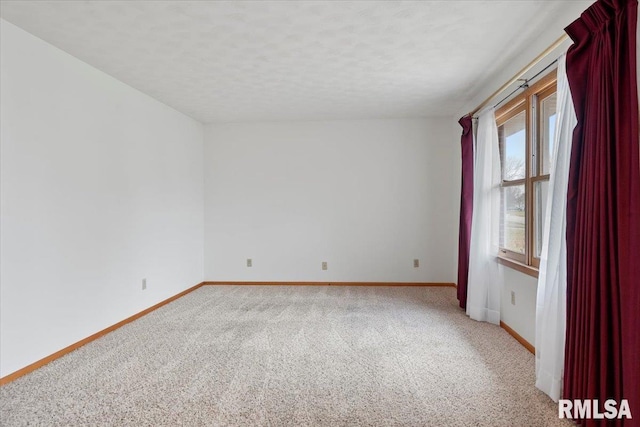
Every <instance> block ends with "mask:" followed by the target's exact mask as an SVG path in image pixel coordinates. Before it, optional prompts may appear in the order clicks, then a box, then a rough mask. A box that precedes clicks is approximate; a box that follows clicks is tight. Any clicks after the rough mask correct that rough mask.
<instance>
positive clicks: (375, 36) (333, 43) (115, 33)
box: [0, 0, 563, 123]
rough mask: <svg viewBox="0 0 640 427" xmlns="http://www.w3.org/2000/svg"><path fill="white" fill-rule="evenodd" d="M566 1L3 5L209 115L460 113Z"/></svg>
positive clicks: (108, 67)
mask: <svg viewBox="0 0 640 427" xmlns="http://www.w3.org/2000/svg"><path fill="white" fill-rule="evenodd" d="M562 3H563V2H559V1H555V2H551V1H547V0H538V1H480V0H478V1H423V2H396V1H370V2H369V1H367V2H365V1H353V2H336V1H327V2H325V1H308V2H293V1H262V2H249V1H236V2H223V1H216V2H213V1H209V2H207V1H75V0H74V1H4V0H3V1H2V2H1V3H0V14H1V15H2V17H3V18H4V19H6V20H8V21H10V22H12V23H14V24H16V25H18V26H20V27H22V28H24V29H25V30H27V31H29V32H30V33H32V34H34V35H36V36H38V37H40V38H42V39H43V40H45V41H47V42H49V43H51V44H53V45H55V46H57V47H59V48H61V49H63V50H65V51H66V52H68V53H70V54H71V55H74V56H75V57H77V58H79V59H81V60H83V61H85V62H87V63H89V64H91V65H93V66H94V67H96V68H98V69H101V70H103V71H105V72H106V73H108V74H110V75H112V76H114V77H116V78H117V79H119V80H121V81H123V82H125V83H127V84H129V85H130V86H132V87H134V88H137V89H139V90H140V91H142V92H145V93H147V94H148V95H150V96H152V97H154V98H156V99H158V100H160V101H162V102H164V103H165V104H167V105H170V106H171V107H173V108H175V109H177V110H179V111H182V112H183V113H185V114H188V115H190V116H192V117H194V118H195V119H198V120H200V121H202V122H205V123H206V122H227V121H253V120H299V119H302V120H313V119H330V118H374V117H403V116H429V115H431V116H444V115H449V114H453V113H454V112H455V110H456V108H460V106H461V105H462V104H463V102H464V101H465V100H468V99H469V98H470V97H471V96H472V95H474V94H475V92H471V88H474V87H477V83H478V82H480V83H482V82H483V81H485V80H486V79H487V77H488V76H490V75H491V74H492V73H493V72H495V71H496V70H497V69H498V68H499V67H500V66H501V65H503V64H505V63H506V61H508V60H509V59H511V58H512V57H514V56H515V54H516V53H517V49H518V47H521V46H522V45H523V44H525V43H527V42H529V41H531V40H533V38H534V37H535V36H536V34H537V33H538V32H539V31H540V28H541V26H540V24H542V23H544V22H545V21H546V20H549V19H550V18H551V17H552V16H553V15H554V14H555V13H556V12H557V11H558V9H559V8H561V7H562V6H563V5H562ZM531 17H533V19H532V18H531ZM524 23H526V24H527V25H524Z"/></svg>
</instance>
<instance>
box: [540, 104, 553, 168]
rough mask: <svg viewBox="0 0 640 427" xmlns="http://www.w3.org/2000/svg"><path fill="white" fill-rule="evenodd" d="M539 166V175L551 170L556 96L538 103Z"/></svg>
mask: <svg viewBox="0 0 640 427" xmlns="http://www.w3.org/2000/svg"><path fill="white" fill-rule="evenodd" d="M540 120H541V121H542V123H540V148H539V150H538V152H539V153H540V165H541V168H542V173H541V175H546V174H548V173H549V171H550V170H551V157H552V156H553V136H554V134H555V131H556V94H555V93H554V94H553V95H551V96H548V97H546V98H545V99H543V100H542V102H540Z"/></svg>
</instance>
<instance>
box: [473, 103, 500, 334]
mask: <svg viewBox="0 0 640 427" xmlns="http://www.w3.org/2000/svg"><path fill="white" fill-rule="evenodd" d="M475 154H476V155H475V168H474V174H473V219H472V221H471V247H470V251H469V280H468V285H467V314H468V315H469V317H471V318H472V319H474V320H479V321H483V322H490V323H495V324H496V325H497V324H500V286H501V277H500V268H499V266H498V263H497V262H496V255H497V254H498V246H499V242H498V239H499V237H500V231H499V226H500V181H501V176H500V174H501V172H500V153H499V145H498V128H497V126H496V117H495V111H494V109H493V108H491V109H489V110H486V111H484V112H483V113H481V114H480V117H479V118H478V133H477V137H476V153H475Z"/></svg>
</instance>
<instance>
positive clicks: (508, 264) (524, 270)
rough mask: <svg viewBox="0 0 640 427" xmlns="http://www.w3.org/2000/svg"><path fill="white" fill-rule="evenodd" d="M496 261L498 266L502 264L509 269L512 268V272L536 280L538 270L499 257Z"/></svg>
mask: <svg viewBox="0 0 640 427" xmlns="http://www.w3.org/2000/svg"><path fill="white" fill-rule="evenodd" d="M496 259H497V260H498V263H499V264H502V265H504V266H506V267H509V268H513V269H514V270H517V271H519V272H520V273H524V274H526V275H528V276H531V277H535V278H536V279H537V278H538V269H537V268H535V267H532V266H530V265H526V264H523V263H521V262H518V261H514V260H512V259H509V258H505V257H501V256H497V257H496Z"/></svg>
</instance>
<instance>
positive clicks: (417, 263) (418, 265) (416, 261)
mask: <svg viewBox="0 0 640 427" xmlns="http://www.w3.org/2000/svg"><path fill="white" fill-rule="evenodd" d="M418 267H420V260H419V259H414V260H413V268H418Z"/></svg>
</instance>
